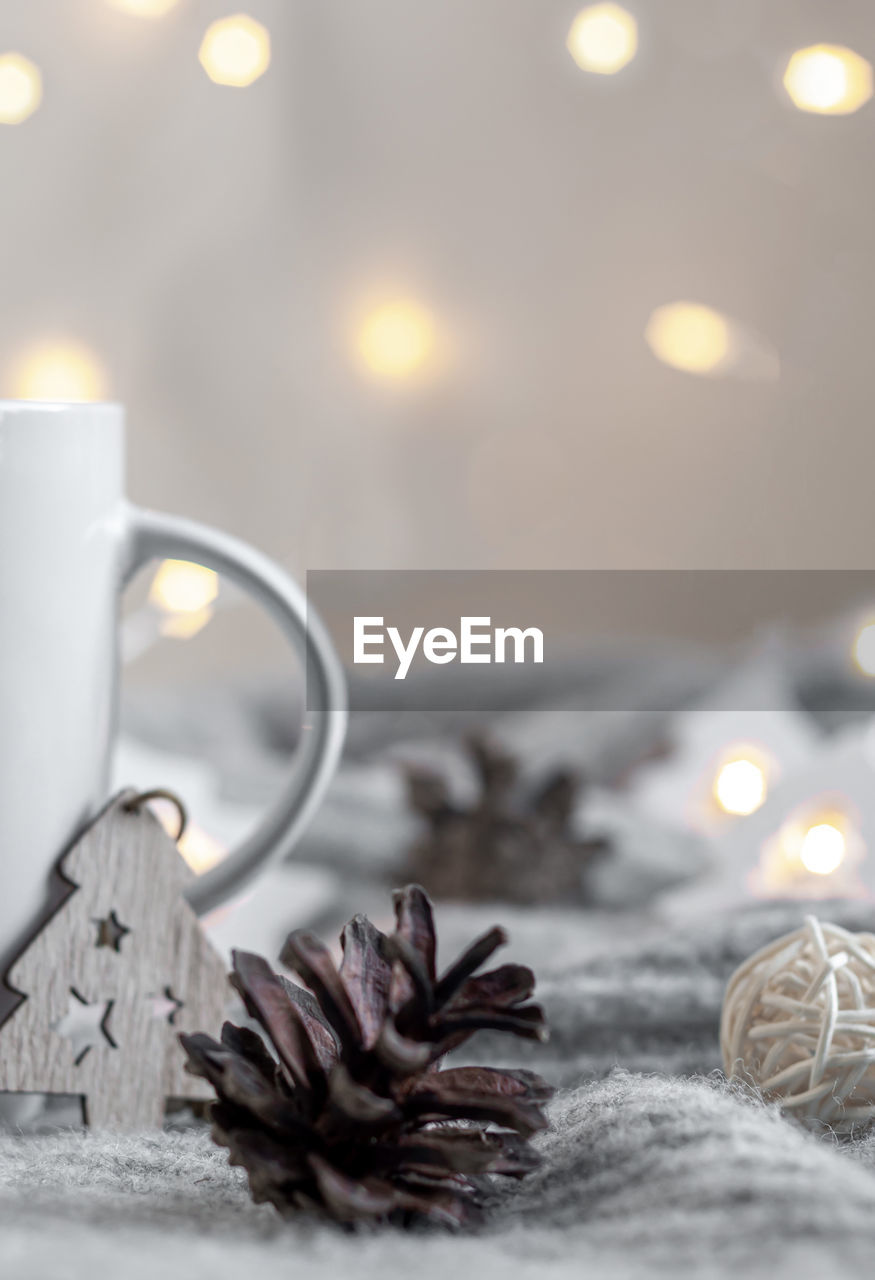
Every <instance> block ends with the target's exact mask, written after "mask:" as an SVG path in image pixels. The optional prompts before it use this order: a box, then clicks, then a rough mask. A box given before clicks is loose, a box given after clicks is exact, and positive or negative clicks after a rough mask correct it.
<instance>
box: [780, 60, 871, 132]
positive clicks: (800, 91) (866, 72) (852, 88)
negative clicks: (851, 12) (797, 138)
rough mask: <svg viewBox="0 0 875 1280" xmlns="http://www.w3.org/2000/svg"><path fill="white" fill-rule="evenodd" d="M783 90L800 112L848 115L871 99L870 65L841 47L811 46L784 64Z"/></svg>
mask: <svg viewBox="0 0 875 1280" xmlns="http://www.w3.org/2000/svg"><path fill="white" fill-rule="evenodd" d="M784 88H785V89H786V90H787V93H788V94H789V95H790V99H791V101H792V103H793V105H794V106H796V107H798V108H799V110H800V111H814V112H817V113H818V114H820V115H831V116H847V115H850V114H851V113H852V112H854V111H859V109H860V107H862V106H863V104H864V103H865V102H868V101H869V99H870V98H871V97H872V64H871V63H870V62H867V60H866V59H865V58H863V57H861V56H860V54H859V53H854V51H853V49H845V48H844V47H843V46H842V45H837V44H815V45H811V47H810V48H808V49H797V50H796V52H795V53H794V54H793V56H792V58H791V59H790V61H789V62H788V63H787V70H786V71H785V72H784Z"/></svg>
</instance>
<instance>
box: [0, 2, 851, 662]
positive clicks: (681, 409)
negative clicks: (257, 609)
mask: <svg viewBox="0 0 875 1280" xmlns="http://www.w3.org/2000/svg"><path fill="white" fill-rule="evenodd" d="M625 7H626V8H627V9H628V10H629V11H630V12H631V13H633V14H634V16H635V17H636V19H637V21H638V39H639V47H638V53H637V56H636V57H635V58H634V60H633V61H632V62H631V63H630V64H629V65H628V66H627V67H625V68H624V70H623V71H622V72H621V73H619V74H617V75H610V76H605V75H592V74H587V73H586V72H584V71H582V70H581V69H580V68H579V67H578V66H577V65H576V63H575V62H574V60H573V59H572V58H571V56H570V55H569V52H568V50H567V48H566V43H565V41H566V35H567V33H568V30H569V27H570V25H571V22H572V20H573V18H574V16H575V14H576V13H577V11H578V9H579V8H580V4H579V3H575V0H440V2H439V3H434V2H427V0H418V2H417V3H415V4H413V3H410V0H356V2H353V0H247V2H246V5H245V8H246V11H247V12H248V13H249V14H251V15H252V16H253V17H255V18H256V19H258V20H259V21H260V22H262V23H263V24H264V25H265V26H266V27H267V28H268V29H269V31H270V35H271V39H272V61H271V65H270V68H269V70H268V71H267V73H266V74H265V75H264V76H263V77H261V78H260V79H259V80H258V81H257V82H256V83H254V84H253V85H251V86H250V87H248V88H245V89H238V88H229V87H224V86H220V85H216V84H214V83H212V82H211V81H210V79H208V77H207V75H206V74H205V73H204V71H203V69H202V67H201V66H200V65H199V62H198V48H199V45H200V42H201V40H202V38H203V35H204V31H205V29H206V27H207V26H208V24H209V23H210V22H212V21H213V20H214V19H216V18H221V17H224V16H226V15H227V14H229V13H232V12H234V10H235V6H234V4H222V3H216V2H214V0H177V3H176V4H175V5H172V6H171V7H170V8H169V10H168V12H166V13H165V14H164V16H162V17H160V18H157V19H155V20H147V19H144V18H138V17H136V16H134V15H132V14H130V13H125V12H122V11H119V9H117V8H115V7H114V6H113V5H112V4H111V3H110V0H0V51H3V50H17V51H20V52H21V53H23V54H25V55H26V56H27V57H29V58H31V59H32V60H33V61H34V62H35V63H36V64H37V65H38V66H39V67H40V69H41V71H42V75H43V81H44V98H43V102H42V105H41V107H40V109H39V110H38V111H37V112H36V113H35V114H34V115H33V116H32V117H31V118H30V119H29V120H27V121H26V122H25V123H23V124H21V125H19V126H16V127H2V128H0V174H2V196H3V198H2V202H0V280H2V307H0V394H3V395H7V396H14V395H16V394H18V393H19V383H20V371H21V367H22V362H23V361H24V360H25V359H26V358H27V352H28V350H29V349H30V348H32V347H34V346H38V345H39V344H41V343H44V342H46V341H56V340H63V341H71V342H74V343H77V344H81V345H83V346H84V347H86V348H87V349H88V350H89V351H90V352H92V353H93V355H94V357H95V359H96V360H97V361H98V362H99V365H100V367H101V370H102V378H103V389H104V390H105V393H106V395H108V396H110V397H112V398H116V399H119V400H121V401H123V402H124V403H125V404H126V405H127V406H128V410H129V424H130V467H129V471H130V492H131V496H132V497H133V498H134V499H135V500H137V501H140V502H143V503H147V504H149V505H151V506H156V507H161V508H166V509H169V510H173V511H178V512H184V513H186V514H189V515H192V516H195V517H198V518H200V519H203V520H207V521H209V522H211V523H215V524H219V525H222V526H224V527H226V528H229V529H231V530H232V531H233V532H235V533H237V534H239V535H241V536H242V537H244V538H247V539H250V540H252V541H254V542H256V543H258V544H259V545H261V546H262V547H263V548H264V549H266V550H267V551H268V552H270V553H271V554H273V555H274V556H275V557H277V558H278V559H280V560H281V561H282V562H283V563H285V564H286V565H288V566H289V567H290V568H291V569H292V570H293V571H295V572H296V573H298V574H302V573H303V571H304V570H305V569H306V568H355V567H369V568H391V567H415V568H428V567H457V566H458V567H462V566H464V567H484V568H487V567H488V568H530V567H555V568H562V567H637V568H641V567H672V568H678V567H710V568H721V567H735V568H753V567H789V568H824V567H865V566H868V564H869V554H870V552H869V546H870V541H871V537H872V532H873V523H875V522H873V514H872V497H871V489H872V462H873V456H875V443H873V433H872V429H871V423H870V418H871V400H872V379H873V373H872V359H871V353H870V345H871V336H870V327H871V320H870V317H871V312H872V306H873V303H872V299H873V285H875V256H873V243H875V229H873V228H875V198H873V197H875V180H873V169H872V141H873V120H875V116H873V111H875V107H873V104H872V103H871V102H870V103H868V105H866V106H864V107H863V108H862V109H861V110H860V111H858V112H857V113H856V114H851V115H847V116H820V115H815V114H810V113H806V112H802V111H798V110H796V109H795V108H794V106H793V105H792V103H791V102H790V100H789V98H788V96H787V94H786V93H785V92H784V89H783V88H782V85H781V75H782V72H783V68H784V67H785V66H786V63H787V59H788V57H789V55H790V54H791V53H792V51H793V50H794V49H796V48H798V47H800V46H804V45H808V44H812V43H815V42H818V41H823V40H826V41H830V42H833V43H837V44H845V45H848V46H850V47H851V48H853V49H854V50H856V51H857V52H858V53H860V54H861V55H862V56H864V57H867V58H871V57H873V56H875V8H873V5H872V4H871V0H769V3H768V4H765V3H763V2H762V0H732V2H731V3H727V2H726V0H658V3H656V2H654V0H651V2H650V3H648V2H646V0H629V2H628V3H627V4H626V6H625ZM396 299H408V300H412V301H413V302H415V303H416V304H417V305H418V306H420V307H422V308H424V309H425V311H426V312H427V313H428V315H429V316H430V324H431V325H432V326H433V336H434V353H433V354H432V355H431V356H430V357H429V359H427V360H426V361H425V362H424V364H423V365H422V367H420V368H418V369H416V370H415V371H414V372H413V373H412V374H411V376H409V377H403V378H392V379H386V378H382V377H379V376H376V375H375V374H374V372H373V370H368V369H367V368H365V367H364V365H363V362H362V356H361V351H360V343H361V333H362V325H363V324H364V323H365V321H366V318H367V316H368V314H370V313H371V312H372V311H373V309H374V308H376V307H379V306H381V305H382V304H383V303H385V302H387V301H389V302H391V301H393V300H396ZM678 299H688V300H691V301H694V302H698V303H702V304H704V305H707V306H709V307H712V308H714V309H716V310H717V311H719V312H720V313H722V314H723V315H725V316H726V317H728V318H729V319H730V321H731V322H732V324H733V325H734V326H737V332H738V333H739V334H741V335H742V339H743V343H747V344H748V345H749V347H750V351H751V352H753V356H752V357H751V358H750V359H746V360H742V361H740V363H738V364H737V365H734V366H731V367H728V368H721V369H718V370H716V371H714V373H713V374H712V376H696V375H694V374H690V373H685V372H683V371H680V370H678V369H675V368H671V367H668V366H667V365H665V364H664V363H661V362H660V361H659V360H658V359H657V358H656V357H655V356H654V354H653V352H652V351H651V349H650V347H649V346H648V344H647V342H646V341H645V336H644V335H645V329H646V326H647V323H648V318H649V317H650V315H651V313H652V312H653V311H654V309H655V308H657V307H660V306H662V305H664V304H666V303H670V302H673V301H675V300H678ZM275 643H276V642H274V641H273V639H272V638H271V636H270V632H269V629H268V627H267V625H266V624H262V623H261V622H259V621H258V620H256V619H255V617H254V616H252V612H251V611H249V610H246V609H241V610H238V611H234V616H233V617H231V616H230V615H229V616H227V617H226V616H223V617H222V618H220V619H219V620H218V621H217V622H216V624H214V628H211V629H209V630H208V631H207V632H206V633H205V634H204V637H203V639H201V640H199V641H198V642H197V644H195V645H192V646H178V647H176V648H175V650H174V652H175V655H176V656H175V657H174V658H173V661H174V662H177V663H179V664H181V666H180V672H181V673H183V674H184V672H185V670H186V669H190V670H195V669H197V670H198V671H205V670H213V669H215V670H219V669H221V668H223V667H225V666H230V665H231V664H234V663H239V661H240V659H241V657H243V656H249V657H251V658H254V659H257V660H258V661H265V662H267V661H270V660H272V659H273V657H274V656H275V655H274V645H275ZM189 651H190V652H189ZM186 655H188V656H186ZM159 661H165V662H166V661H167V659H166V658H164V659H161V658H159V657H158V656H156V654H155V653H153V654H151V655H149V656H148V657H147V658H146V659H144V663H143V664H141V666H142V668H143V671H145V672H146V674H148V671H149V670H150V667H149V664H150V662H151V663H156V662H159ZM186 664H188V668H186Z"/></svg>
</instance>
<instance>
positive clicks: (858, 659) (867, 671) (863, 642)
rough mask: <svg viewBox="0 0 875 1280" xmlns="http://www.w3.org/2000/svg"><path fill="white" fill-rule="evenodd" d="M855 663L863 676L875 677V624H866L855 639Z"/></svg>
mask: <svg viewBox="0 0 875 1280" xmlns="http://www.w3.org/2000/svg"><path fill="white" fill-rule="evenodd" d="M853 654H854V662H855V663H856V665H857V667H858V669H859V670H860V671H862V673H863V675H866V676H875V622H866V623H864V624H863V626H862V627H860V630H859V631H858V632H857V635H856V637H855V639H854V649H853Z"/></svg>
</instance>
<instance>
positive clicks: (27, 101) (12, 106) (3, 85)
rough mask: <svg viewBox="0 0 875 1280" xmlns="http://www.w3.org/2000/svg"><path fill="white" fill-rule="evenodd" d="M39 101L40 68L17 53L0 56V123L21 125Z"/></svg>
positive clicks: (41, 96)
mask: <svg viewBox="0 0 875 1280" xmlns="http://www.w3.org/2000/svg"><path fill="white" fill-rule="evenodd" d="M42 100H43V78H42V75H41V74H40V69H39V67H38V66H37V65H36V64H35V63H33V62H31V61H30V59H29V58H25V57H24V55H23V54H20V53H4V54H2V55H0V124H21V122H22V121H23V120H26V119H27V118H28V116H32V115H33V113H34V111H36V109H37V107H38V106H39V104H40V103H41V102H42Z"/></svg>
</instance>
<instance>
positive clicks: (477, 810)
mask: <svg viewBox="0 0 875 1280" xmlns="http://www.w3.org/2000/svg"><path fill="white" fill-rule="evenodd" d="M466 745H467V748H468V752H469V754H470V756H471V758H472V760H473V763H474V766H475V769H476V772H477V778H478V795H477V799H476V801H475V802H474V804H472V805H470V806H469V807H467V808H462V807H460V806H458V805H456V804H454V803H453V801H452V800H451V798H450V792H449V788H448V786H447V784H446V782H445V780H444V778H443V777H442V776H441V775H440V774H438V773H436V772H434V771H432V770H428V769H422V768H410V769H408V771H407V784H408V797H409V801H410V805H411V807H412V808H413V809H414V810H415V811H416V812H417V813H419V814H420V815H421V816H422V817H423V818H424V819H425V822H426V824H427V831H426V833H425V834H424V835H423V837H422V839H420V840H419V841H417V842H416V844H414V846H413V847H412V849H411V850H410V853H409V855H408V863H407V866H406V868H405V870H406V872H407V873H408V874H411V875H413V876H415V877H416V879H417V880H419V881H421V883H422V884H423V885H425V887H426V889H427V890H428V891H429V893H433V894H434V896H435V897H437V898H450V899H455V900H457V901H462V902H488V901H494V902H521V903H526V904H529V903H555V902H576V903H581V904H582V903H586V902H589V901H591V892H590V887H589V882H588V872H589V869H590V867H591V865H592V863H593V861H594V860H595V859H597V858H599V857H602V856H604V855H605V854H606V853H607V852H608V851H609V847H610V846H609V844H608V842H607V841H606V840H602V839H595V840H592V839H591V840H582V839H580V838H579V837H578V836H576V835H575V834H574V832H573V830H572V825H571V819H572V815H573V812H574V806H575V802H576V800H577V797H578V794H579V792H580V789H581V781H580V779H579V778H578V777H577V775H576V774H574V773H572V772H571V771H568V770H557V771H555V772H554V773H552V774H551V775H550V776H549V777H547V778H546V779H544V780H543V781H542V782H541V784H540V785H539V786H537V787H535V788H534V789H531V790H526V789H525V788H523V787H521V786H520V781H519V774H520V770H519V765H518V762H517V761H516V759H515V758H514V757H513V756H511V755H509V754H507V753H505V752H503V751H501V750H500V749H499V748H498V747H496V746H495V745H494V744H492V743H490V742H489V741H487V740H486V739H484V738H482V737H479V736H472V737H471V738H469V739H468V740H467V744H466Z"/></svg>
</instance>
